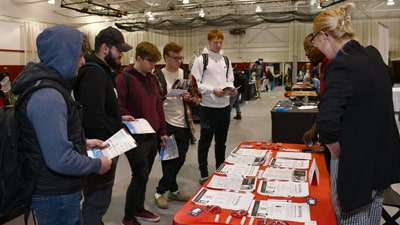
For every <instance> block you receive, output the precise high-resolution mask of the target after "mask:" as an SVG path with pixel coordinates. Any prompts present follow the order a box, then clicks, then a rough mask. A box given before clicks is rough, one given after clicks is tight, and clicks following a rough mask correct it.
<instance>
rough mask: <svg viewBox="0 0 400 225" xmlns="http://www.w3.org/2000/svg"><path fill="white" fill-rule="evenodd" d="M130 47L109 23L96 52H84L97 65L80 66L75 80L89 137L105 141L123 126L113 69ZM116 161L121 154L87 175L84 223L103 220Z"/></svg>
mask: <svg viewBox="0 0 400 225" xmlns="http://www.w3.org/2000/svg"><path fill="white" fill-rule="evenodd" d="M131 49H132V46H130V45H128V44H126V43H125V41H124V37H123V36H122V33H121V32H120V31H119V30H117V29H115V28H113V27H108V28H106V29H103V30H101V31H100V32H99V34H98V35H97V36H96V38H95V52H94V53H92V54H89V55H86V56H85V60H86V62H91V63H95V64H97V66H96V65H90V64H86V65H85V66H83V67H81V69H80V70H79V75H78V79H77V80H76V82H75V84H74V96H75V98H76V99H77V100H78V101H79V102H80V103H81V104H82V106H83V108H82V115H83V116H82V118H83V120H82V123H83V128H84V130H85V134H86V137H88V138H97V139H100V140H104V141H105V140H107V139H108V138H110V137H111V136H112V135H113V134H115V133H116V132H118V131H119V130H120V129H121V128H122V127H123V126H122V119H121V111H120V109H119V106H118V101H117V95H116V90H115V82H114V78H115V76H116V75H115V73H114V72H113V70H118V69H119V67H120V66H121V57H122V52H127V51H129V50H131ZM94 84H95V85H94ZM117 162H118V157H116V158H114V159H113V166H112V167H111V169H110V170H109V171H108V172H107V173H106V174H103V175H98V174H91V175H89V176H88V177H87V180H86V183H85V187H84V189H83V194H84V201H83V204H82V218H83V223H84V224H85V225H102V224H104V223H103V221H102V217H103V215H104V214H105V213H106V212H107V209H108V207H109V205H110V202H111V196H112V188H113V185H114V178H115V170H116V168H117Z"/></svg>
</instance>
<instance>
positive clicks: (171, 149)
mask: <svg viewBox="0 0 400 225" xmlns="http://www.w3.org/2000/svg"><path fill="white" fill-rule="evenodd" d="M159 153H160V160H161V161H164V160H170V159H175V158H178V157H179V152H178V145H177V144H176V140H175V136H174V135H171V136H169V137H168V139H167V140H166V141H165V147H164V148H163V147H161V148H160V152H159Z"/></svg>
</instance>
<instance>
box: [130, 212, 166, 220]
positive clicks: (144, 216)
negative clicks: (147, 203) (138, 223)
mask: <svg viewBox="0 0 400 225" xmlns="http://www.w3.org/2000/svg"><path fill="white" fill-rule="evenodd" d="M135 216H136V219H138V220H143V221H149V222H158V221H160V216H158V215H156V214H154V213H152V212H150V211H148V210H144V211H143V212H136V214H135Z"/></svg>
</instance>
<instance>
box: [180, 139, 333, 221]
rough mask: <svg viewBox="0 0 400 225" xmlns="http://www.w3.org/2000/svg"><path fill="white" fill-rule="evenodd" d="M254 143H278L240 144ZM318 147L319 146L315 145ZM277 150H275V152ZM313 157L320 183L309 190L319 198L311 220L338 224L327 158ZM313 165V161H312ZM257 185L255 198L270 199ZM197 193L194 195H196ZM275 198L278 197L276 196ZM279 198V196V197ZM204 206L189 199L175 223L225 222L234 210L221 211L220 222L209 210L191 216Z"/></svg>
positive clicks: (294, 146)
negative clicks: (258, 189) (332, 201)
mask: <svg viewBox="0 0 400 225" xmlns="http://www.w3.org/2000/svg"><path fill="white" fill-rule="evenodd" d="M241 145H254V147H253V148H256V149H273V150H274V149H276V148H278V147H277V144H276V143H271V144H270V145H267V143H266V142H243V143H241V144H240V145H239V147H240V146H241ZM281 148H292V149H300V150H302V149H304V148H305V145H304V144H285V143H283V144H282V146H281ZM314 148H318V147H314ZM275 152H276V151H274V153H275ZM312 156H313V158H315V161H316V163H317V166H318V170H319V176H320V177H319V185H318V186H317V185H310V186H309V192H310V195H309V197H313V198H316V199H317V204H316V205H310V213H311V220H314V221H317V224H318V225H335V224H336V218H335V213H334V211H333V208H332V204H331V198H330V187H329V174H328V171H327V169H326V166H325V159H324V154H323V153H313V154H312ZM310 165H311V163H310ZM264 169H265V166H261V167H260V170H264ZM208 182H209V181H207V182H206V183H204V184H203V187H206V186H207V183H208ZM199 190H200V189H199ZM256 190H257V187H256V188H255V190H254V191H253V194H255V197H254V199H258V200H266V199H268V196H264V195H259V194H257V192H256ZM195 195H196V193H195V194H194V195H193V196H195ZM274 199H277V198H276V197H274ZM278 199H279V198H278ZM281 199H290V200H292V201H293V202H305V201H306V198H281ZM194 207H196V208H204V206H199V205H196V204H194V203H193V202H192V201H191V200H189V201H188V202H187V203H186V204H185V205H183V206H182V208H181V209H180V210H179V211H178V212H177V213H176V214H175V216H174V218H173V225H184V224H185V225H186V224H190V225H196V224H197V225H200V224H202V225H204V224H225V220H226V218H227V217H228V216H229V215H230V214H231V212H232V210H227V209H223V210H222V212H221V213H220V219H219V221H220V222H218V223H215V222H214V219H215V215H214V214H211V213H207V212H204V211H203V212H201V213H200V214H199V215H198V216H191V215H189V212H190V210H191V209H192V208H194ZM258 220H261V219H259V218H255V220H254V223H253V225H256V224H257V221H258ZM240 221H241V218H232V220H231V222H230V224H235V225H239V224H240ZM249 221H250V219H249V218H247V219H246V221H245V223H244V224H245V225H247V224H249ZM288 223H289V224H290V225H300V224H303V223H297V222H288Z"/></svg>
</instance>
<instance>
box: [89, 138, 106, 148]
mask: <svg viewBox="0 0 400 225" xmlns="http://www.w3.org/2000/svg"><path fill="white" fill-rule="evenodd" d="M103 146H104V142H103V141H102V140H99V139H86V150H89V149H91V148H94V147H99V148H101V147H103Z"/></svg>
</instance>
